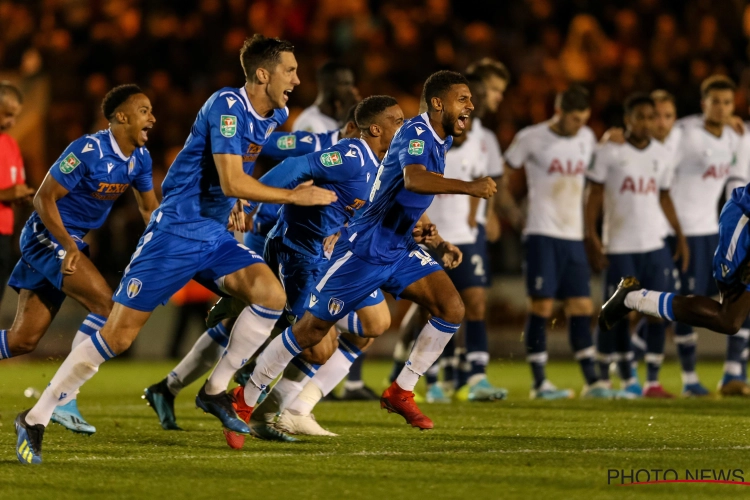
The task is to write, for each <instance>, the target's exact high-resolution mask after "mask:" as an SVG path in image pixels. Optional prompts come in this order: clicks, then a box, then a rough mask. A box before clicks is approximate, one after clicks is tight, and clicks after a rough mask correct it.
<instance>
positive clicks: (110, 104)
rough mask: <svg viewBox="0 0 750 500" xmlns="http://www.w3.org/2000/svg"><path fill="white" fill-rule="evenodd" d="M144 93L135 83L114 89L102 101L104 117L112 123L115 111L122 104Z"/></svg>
mask: <svg viewBox="0 0 750 500" xmlns="http://www.w3.org/2000/svg"><path fill="white" fill-rule="evenodd" d="M142 93H143V91H142V90H141V88H140V87H139V86H138V85H135V84H134V83H126V84H125V85H118V86H117V87H115V88H113V89H112V90H110V91H109V92H107V95H105V96H104V99H103V100H102V112H103V113H104V117H105V118H106V119H107V120H110V121H111V120H112V119H113V118H114V117H115V111H116V110H117V108H119V107H120V105H121V104H122V103H124V102H125V101H127V100H128V98H129V97H130V96H132V95H135V94H142Z"/></svg>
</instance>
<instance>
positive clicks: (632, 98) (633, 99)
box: [623, 92, 656, 115]
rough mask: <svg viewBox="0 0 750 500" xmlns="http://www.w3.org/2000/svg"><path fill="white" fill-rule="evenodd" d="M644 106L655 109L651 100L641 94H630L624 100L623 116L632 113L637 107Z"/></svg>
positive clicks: (648, 96) (644, 94)
mask: <svg viewBox="0 0 750 500" xmlns="http://www.w3.org/2000/svg"><path fill="white" fill-rule="evenodd" d="M644 104H648V105H649V106H652V107H656V104H655V103H654V100H653V98H652V97H651V96H650V95H648V94H646V93H643V92H636V93H634V94H630V95H629V96H628V98H627V99H625V104H624V105H623V108H624V110H625V114H626V115H629V114H630V113H632V112H633V111H635V108H637V107H638V106H642V105H644Z"/></svg>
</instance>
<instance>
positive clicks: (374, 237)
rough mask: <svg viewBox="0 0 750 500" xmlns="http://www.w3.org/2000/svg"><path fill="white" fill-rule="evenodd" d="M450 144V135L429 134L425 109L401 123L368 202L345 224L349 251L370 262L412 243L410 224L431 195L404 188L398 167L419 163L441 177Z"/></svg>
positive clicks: (389, 257) (393, 258)
mask: <svg viewBox="0 0 750 500" xmlns="http://www.w3.org/2000/svg"><path fill="white" fill-rule="evenodd" d="M451 144H453V138H452V137H450V136H448V137H447V138H446V139H441V138H440V137H439V136H438V135H437V134H436V133H435V131H434V130H433V129H432V126H431V125H430V120H429V118H428V117H427V113H424V114H422V115H418V116H415V117H414V118H410V119H408V120H406V121H405V122H404V125H403V126H402V127H401V128H400V129H399V131H398V132H396V135H395V137H394V138H393V142H391V147H390V148H389V149H388V153H387V154H386V156H385V158H384V159H383V164H382V165H381V166H380V168H379V169H378V173H377V177H376V179H375V184H374V185H373V188H372V191H371V193H370V194H369V198H368V199H369V202H370V205H369V206H368V207H367V209H366V210H365V211H364V213H363V214H362V216H361V217H359V218H357V219H356V220H354V221H352V223H351V224H350V225H349V227H348V228H347V229H346V233H347V236H346V237H347V238H350V240H351V242H352V244H351V251H352V253H353V254H355V255H357V256H358V257H360V258H361V259H362V260H364V261H366V262H369V263H371V264H378V265H382V264H388V263H391V262H395V261H396V259H397V258H398V257H399V256H400V253H401V252H403V251H404V250H406V249H414V248H416V243H414V239H413V238H412V234H411V233H412V229H414V226H415V224H416V223H417V221H418V220H419V218H420V217H422V214H423V213H424V212H425V210H427V207H429V206H430V203H432V199H433V198H434V195H425V194H418V193H413V192H411V191H407V190H406V188H405V187H404V173H403V170H404V168H405V167H407V166H409V165H423V166H424V167H425V168H427V170H428V171H429V172H432V173H434V174H437V175H441V176H442V175H443V172H444V171H445V153H446V152H447V151H448V149H450V147H451ZM343 237H344V236H343V235H342V238H343Z"/></svg>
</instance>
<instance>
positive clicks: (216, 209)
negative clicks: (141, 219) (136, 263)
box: [159, 87, 289, 241]
mask: <svg viewBox="0 0 750 500" xmlns="http://www.w3.org/2000/svg"><path fill="white" fill-rule="evenodd" d="M288 117H289V110H288V109H287V108H284V109H276V110H274V111H273V113H272V114H271V116H268V117H265V118H264V117H262V116H260V115H258V113H257V112H256V111H255V109H253V107H252V104H251V103H250V100H249V99H248V97H247V93H246V92H245V88H244V87H242V88H240V89H236V88H231V87H226V88H223V89H221V90H219V91H218V92H216V93H214V94H213V95H212V96H211V97H210V98H209V99H208V101H206V103H205V104H204V105H203V107H202V108H201V110H200V111H199V112H198V116H197V117H196V119H195V123H193V127H192V128H191V129H190V135H189V136H188V138H187V141H185V146H184V147H183V148H182V151H180V153H179V154H178V155H177V158H175V160H174V163H172V166H171V167H170V168H169V172H168V173H167V177H166V178H165V179H164V183H163V184H162V191H163V193H164V199H163V200H162V203H161V207H160V216H159V217H160V220H159V229H160V230H162V231H166V232H168V233H172V234H176V235H178V236H182V237H184V238H190V239H194V240H201V241H211V240H213V239H215V238H217V237H218V236H219V235H221V234H223V233H224V232H226V230H227V229H226V227H227V222H228V219H229V213H230V212H231V210H232V206H233V205H234V202H235V201H236V199H235V198H229V197H227V196H225V195H224V192H223V191H222V189H221V184H220V182H219V173H218V171H217V170H216V164H215V163H214V158H213V155H214V154H229V155H238V156H241V157H242V162H243V167H244V170H245V173H247V174H248V175H251V174H252V173H253V167H254V166H255V161H256V160H257V159H258V155H259V154H260V150H261V149H262V148H263V145H264V144H266V142H267V141H268V138H269V137H270V136H271V134H272V133H273V131H274V129H275V128H276V127H277V126H279V125H281V124H283V123H284V122H285V121H286V119H287V118H288Z"/></svg>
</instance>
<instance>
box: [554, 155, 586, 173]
mask: <svg viewBox="0 0 750 500" xmlns="http://www.w3.org/2000/svg"><path fill="white" fill-rule="evenodd" d="M584 173H586V164H585V163H583V161H582V160H578V161H576V162H573V161H571V160H566V161H564V162H562V161H560V160H558V159H557V158H555V159H554V160H552V163H550V164H549V168H548V169H547V174H549V175H552V174H560V175H583V174H584Z"/></svg>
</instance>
